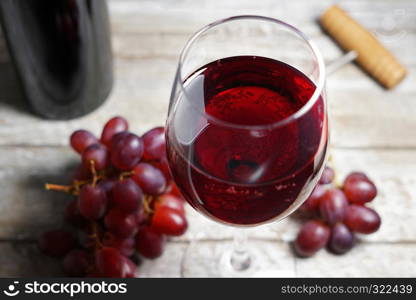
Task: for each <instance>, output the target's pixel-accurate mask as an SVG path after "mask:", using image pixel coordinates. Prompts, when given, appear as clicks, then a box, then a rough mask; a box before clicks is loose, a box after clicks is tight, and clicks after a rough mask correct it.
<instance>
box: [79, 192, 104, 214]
mask: <svg viewBox="0 0 416 300" xmlns="http://www.w3.org/2000/svg"><path fill="white" fill-rule="evenodd" d="M78 206H79V211H80V213H81V215H82V216H84V217H85V218H87V219H88V220H97V219H99V218H101V217H102V216H103V215H104V213H105V210H106V208H107V196H106V194H105V192H104V190H103V189H102V188H101V187H100V186H99V185H97V186H92V185H84V186H83V187H82V188H81V191H80V193H79V200H78Z"/></svg>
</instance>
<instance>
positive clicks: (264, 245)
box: [182, 240, 295, 278]
mask: <svg viewBox="0 0 416 300" xmlns="http://www.w3.org/2000/svg"><path fill="white" fill-rule="evenodd" d="M279 246H282V244H280V243H279V242H276V244H275V245H271V244H270V242H265V241H253V240H251V241H250V243H249V247H248V253H249V255H250V256H249V257H250V264H249V265H246V266H243V268H241V269H239V270H236V269H235V268H234V267H233V264H232V263H231V258H232V250H233V243H232V242H231V241H215V242H213V241H193V242H191V243H190V245H189V246H188V249H187V251H186V253H185V256H184V259H183V264H182V265H183V268H182V275H183V276H184V277H243V278H244V277H295V272H294V263H293V254H292V253H290V251H289V246H287V249H286V245H284V247H283V248H285V249H284V250H285V251H282V249H280V248H282V247H279ZM286 250H287V251H286Z"/></svg>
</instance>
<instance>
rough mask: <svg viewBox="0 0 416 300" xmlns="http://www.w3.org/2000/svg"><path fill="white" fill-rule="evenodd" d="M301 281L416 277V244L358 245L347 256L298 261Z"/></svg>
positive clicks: (326, 254)
mask: <svg viewBox="0 0 416 300" xmlns="http://www.w3.org/2000/svg"><path fill="white" fill-rule="evenodd" d="M296 274H297V276H298V277H415V276H416V245H415V244H408V245H406V244H398V245H394V244H385V245H383V244H358V245H356V246H355V247H354V248H353V249H352V250H351V251H350V252H348V253H346V254H345V255H342V256H340V255H334V254H331V253H329V252H327V251H325V250H321V251H320V252H318V253H317V254H316V255H315V256H314V257H311V258H297V259H296Z"/></svg>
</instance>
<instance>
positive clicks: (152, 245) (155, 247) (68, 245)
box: [39, 117, 188, 277]
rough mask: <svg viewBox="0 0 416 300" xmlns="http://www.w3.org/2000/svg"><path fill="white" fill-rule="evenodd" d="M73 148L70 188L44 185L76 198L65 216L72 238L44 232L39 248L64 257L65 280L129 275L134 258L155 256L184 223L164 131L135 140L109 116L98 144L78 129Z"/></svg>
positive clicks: (65, 233)
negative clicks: (77, 156) (78, 157)
mask: <svg viewBox="0 0 416 300" xmlns="http://www.w3.org/2000/svg"><path fill="white" fill-rule="evenodd" d="M70 143H71V146H72V148H73V149H74V150H75V151H76V152H78V153H79V154H80V155H81V164H80V166H79V167H78V168H77V170H76V172H75V174H74V177H73V181H72V184H71V185H70V186H61V185H54V184H47V185H46V187H47V189H51V190H60V191H65V192H69V193H72V194H73V195H75V196H76V197H77V198H76V199H75V200H72V201H71V202H69V203H68V205H67V207H66V211H65V220H66V221H67V222H68V223H69V224H71V225H72V226H73V227H75V228H76V229H77V231H76V233H77V234H76V235H74V234H73V233H72V232H70V231H66V230H54V231H49V232H45V233H44V234H43V235H42V236H41V237H40V239H39V247H40V249H41V250H42V251H43V252H44V253H45V254H48V255H50V256H55V257H62V258H63V270H64V272H65V274H66V275H68V276H75V277H83V276H89V277H134V276H135V274H136V268H137V266H136V264H135V261H136V260H137V257H138V256H137V254H139V255H140V256H142V257H146V258H156V257H158V256H160V255H161V254H162V252H163V250H164V246H165V242H166V238H167V237H168V236H179V235H182V234H183V233H184V232H185V231H186V229H187V226H188V224H187V220H186V218H185V210H184V200H183V199H182V197H181V195H180V193H179V191H178V190H177V188H176V186H175V185H174V183H173V182H172V180H171V178H170V174H169V169H168V163H167V159H166V149H165V135H164V128H163V127H157V128H154V129H151V130H150V131H148V132H146V133H145V134H144V135H143V136H142V137H139V136H137V135H136V134H134V133H132V132H129V131H128V123H127V121H126V120H125V119H124V118H122V117H114V118H112V119H111V120H109V121H108V122H107V123H106V124H105V126H104V129H103V131H102V135H101V138H100V139H97V138H96V137H95V136H94V135H93V134H92V133H90V132H89V131H86V130H78V131H75V132H74V133H73V134H72V135H71V138H70Z"/></svg>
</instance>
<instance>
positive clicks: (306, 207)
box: [299, 184, 326, 213]
mask: <svg viewBox="0 0 416 300" xmlns="http://www.w3.org/2000/svg"><path fill="white" fill-rule="evenodd" d="M325 191H326V189H325V187H323V186H322V185H320V184H318V185H317V186H316V187H315V189H314V190H313V191H312V194H311V195H310V196H309V198H308V199H307V200H306V201H305V203H303V204H302V206H301V207H300V209H299V210H300V211H303V212H306V213H312V212H316V211H318V210H319V205H320V203H321V198H322V196H323V195H324V194H325Z"/></svg>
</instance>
